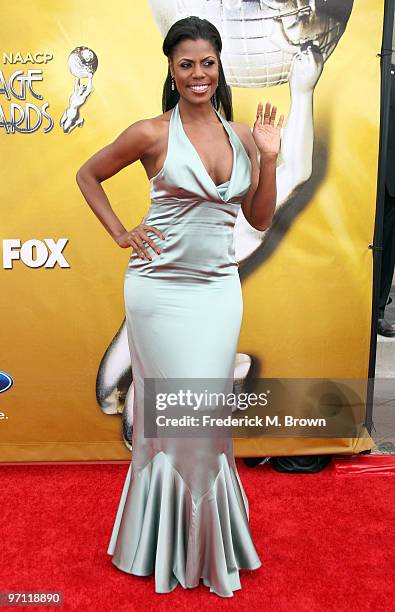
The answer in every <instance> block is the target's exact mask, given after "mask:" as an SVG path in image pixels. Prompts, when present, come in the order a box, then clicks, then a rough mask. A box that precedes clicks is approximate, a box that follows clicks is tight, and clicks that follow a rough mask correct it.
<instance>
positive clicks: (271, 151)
mask: <svg viewBox="0 0 395 612" xmlns="http://www.w3.org/2000/svg"><path fill="white" fill-rule="evenodd" d="M276 112H277V106H273V107H271V104H270V102H266V106H265V113H264V114H263V104H262V102H259V104H258V109H257V115H256V121H255V123H254V128H253V130H252V136H253V138H254V140H255V144H256V146H257V147H258V149H259V152H260V154H261V156H263V157H275V158H276V157H277V156H278V154H279V152H280V130H281V127H282V125H283V121H284V115H280V119H279V120H278V123H277V126H275V125H274V120H275V118H276Z"/></svg>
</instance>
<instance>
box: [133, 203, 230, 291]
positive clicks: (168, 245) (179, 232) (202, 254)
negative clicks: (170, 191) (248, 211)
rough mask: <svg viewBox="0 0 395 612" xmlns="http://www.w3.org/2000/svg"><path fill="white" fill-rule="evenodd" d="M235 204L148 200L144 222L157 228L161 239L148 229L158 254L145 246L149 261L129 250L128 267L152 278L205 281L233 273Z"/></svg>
mask: <svg viewBox="0 0 395 612" xmlns="http://www.w3.org/2000/svg"><path fill="white" fill-rule="evenodd" d="M239 207H240V202H234V203H229V202H228V203H225V202H224V203H218V202H214V201H207V202H206V201H201V200H200V201H199V200H189V201H185V200H183V201H182V202H174V198H172V200H170V201H169V202H168V203H165V202H163V201H162V202H161V203H160V204H158V203H154V202H152V201H151V205H150V207H149V210H148V212H147V214H146V215H145V217H144V223H145V224H147V225H151V226H154V227H156V228H157V229H159V230H160V231H161V232H162V233H163V235H164V236H165V238H164V239H163V238H160V237H159V236H157V235H156V234H155V233H153V232H149V231H148V232H147V234H148V236H149V237H150V238H151V240H152V241H153V242H154V243H155V244H156V245H157V246H158V248H159V249H160V253H159V254H158V253H156V252H155V251H153V249H152V247H149V246H148V251H149V253H150V255H151V256H152V261H149V260H147V259H141V258H139V257H138V255H137V253H136V252H135V251H133V252H132V254H131V257H130V260H129V262H128V270H132V271H133V272H135V273H137V274H140V275H143V276H149V277H155V278H163V279H169V280H170V279H173V280H177V279H184V280H185V281H187V280H188V279H190V280H191V281H199V280H204V281H208V282H210V280H211V281H215V280H216V279H218V278H221V277H223V276H229V275H234V274H237V273H238V264H237V262H236V259H235V252H234V245H233V231H234V224H235V221H236V217H237V213H238V210H239Z"/></svg>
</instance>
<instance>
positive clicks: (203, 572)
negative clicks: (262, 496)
mask: <svg viewBox="0 0 395 612" xmlns="http://www.w3.org/2000/svg"><path fill="white" fill-rule="evenodd" d="M220 459H221V468H220V470H219V472H218V474H217V476H216V478H215V480H214V482H213V485H212V487H210V489H209V490H208V491H206V493H204V494H203V495H202V496H201V497H199V499H198V500H197V501H195V500H194V499H193V497H192V494H191V491H190V489H189V488H188V486H187V484H186V483H185V481H184V479H183V478H182V476H181V475H180V473H179V472H178V471H177V470H176V469H175V468H174V466H173V465H172V463H171V462H170V461H169V459H168V457H167V455H166V454H165V453H164V452H159V453H157V454H156V455H155V456H154V457H153V458H152V459H151V461H150V462H149V463H148V464H147V465H146V466H145V467H144V468H143V469H142V470H141V471H140V472H139V473H138V474H137V475H135V474H133V470H132V464H131V465H130V466H129V470H128V474H127V477H126V480H125V483H124V487H123V491H122V495H121V500H120V503H119V506H118V511H117V516H116V520H115V523H114V527H113V531H112V534H111V539H110V543H109V547H108V550H107V553H108V554H109V555H112V563H113V564H114V565H115V566H116V567H117V568H118V569H120V570H121V571H124V572H126V573H128V574H134V575H136V576H150V575H151V574H155V592H156V593H169V592H170V591H173V590H174V589H175V588H176V586H177V585H178V584H181V586H182V587H183V588H185V589H187V588H194V587H197V586H198V585H199V583H200V580H201V579H202V580H203V584H204V585H205V586H206V587H209V589H210V592H213V593H215V594H216V595H219V596H220V597H233V591H236V590H239V589H241V584H240V577H239V570H244V569H246V570H248V569H249V570H253V569H258V568H259V567H261V565H262V562H261V560H260V559H259V557H258V554H257V552H256V549H255V546H254V544H253V541H252V538H251V533H250V528H249V523H248V515H249V511H248V502H247V498H246V496H245V493H244V491H243V487H242V484H241V482H240V479H239V476H238V474H237V470H236V472H235V471H234V470H233V468H232V467H231V466H230V465H229V462H228V459H227V456H226V455H225V453H222V455H221V457H220ZM131 480H132V483H131V486H129V485H130V481H131ZM136 489H138V490H136ZM123 526H124V528H123ZM131 526H133V528H132V529H131ZM120 532H122V534H120ZM118 536H120V537H118Z"/></svg>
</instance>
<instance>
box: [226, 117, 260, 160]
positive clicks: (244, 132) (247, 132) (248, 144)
mask: <svg viewBox="0 0 395 612" xmlns="http://www.w3.org/2000/svg"><path fill="white" fill-rule="evenodd" d="M229 124H230V125H231V126H232V128H233V129H234V131H235V132H236V134H237V136H238V137H239V138H240V140H241V142H242V143H243V145H244V147H245V149H246V151H247V153H249V154H250V153H251V152H253V151H254V149H255V141H254V139H253V137H252V134H251V128H250V127H249V126H248V125H247V124H246V123H240V122H239V121H229ZM250 157H251V155H250Z"/></svg>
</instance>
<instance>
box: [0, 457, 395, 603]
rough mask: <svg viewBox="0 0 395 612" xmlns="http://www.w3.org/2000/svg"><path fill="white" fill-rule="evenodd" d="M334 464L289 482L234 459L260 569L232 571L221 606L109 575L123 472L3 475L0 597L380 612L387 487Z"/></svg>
mask: <svg viewBox="0 0 395 612" xmlns="http://www.w3.org/2000/svg"><path fill="white" fill-rule="evenodd" d="M365 457H366V456H365ZM363 459H364V457H361V459H358V461H361V460H363ZM368 459H369V460H370V461H372V459H373V458H368ZM339 461H340V462H341V461H342V460H336V461H334V462H333V464H332V466H331V467H330V468H327V469H326V470H324V471H323V472H320V473H318V474H308V475H299V474H279V473H277V472H275V471H273V470H272V469H271V468H270V467H269V466H268V465H264V466H259V467H257V468H247V467H246V466H245V465H244V463H243V462H242V461H241V460H238V462H237V463H238V467H239V473H240V477H241V479H242V482H243V484H244V487H245V490H246V493H247V496H248V499H249V502H250V514H251V529H252V533H253V536H254V541H255V543H256V547H257V550H258V552H259V555H260V557H261V559H262V561H263V566H262V567H261V568H260V569H259V570H255V571H250V572H248V571H241V572H240V576H241V583H242V589H241V591H236V592H235V593H234V597H232V598H229V599H221V598H220V597H218V596H216V595H214V594H213V593H210V592H209V590H208V589H207V588H206V587H204V586H203V585H202V584H201V585H200V586H199V587H197V588H196V589H188V590H184V589H183V588H182V587H181V586H177V588H176V589H175V590H174V591H173V592H172V593H170V594H156V593H154V591H153V577H137V576H136V577H135V576H129V575H127V574H124V573H122V572H120V571H119V570H117V569H116V568H115V567H114V566H113V565H112V563H111V558H110V557H109V556H108V555H107V554H106V549H107V545H108V540H109V537H110V532H111V528H112V524H113V521H114V518H115V511H116V508H117V505H118V501H119V495H120V492H121V487H122V484H123V480H124V477H125V475H126V471H127V465H125V464H123V465H111V464H107V465H106V464H93V465H89V464H88V465H81V464H78V465H70V464H65V465H18V466H4V465H3V466H1V467H0V478H1V480H0V482H1V489H0V491H1V494H0V495H1V508H2V534H1V548H2V562H1V582H0V591H5V590H12V589H17V590H57V591H62V592H63V594H64V605H63V607H61V608H58V607H43V608H34V609H43V610H49V609H51V610H62V611H66V610H78V611H81V612H83V611H84V612H85V611H87V612H91V611H92V612H93V611H95V612H96V611H98V612H107V611H108V612H110V611H111V612H124V611H125V612H126V611H135V610H136V611H140V610H143V609H145V610H155V611H160V610H167V609H169V610H170V609H173V610H188V612H192V611H194V610H198V609H201V608H202V609H204V610H237V611H238V612H239V611H248V612H252V610H254V609H257V610H258V609H260V610H263V611H265V612H301V611H306V612H332V611H333V612H343V611H344V612H346V611H347V612H353V611H355V612H361V610H363V612H368V611H372V612H373V611H374V612H378V611H381V610H385V611H388V610H390V609H393V604H391V601H393V599H392V598H393V577H394V576H393V573H394V572H393V567H394V564H393V560H392V559H391V558H390V557H391V555H392V550H393V547H394V543H393V541H392V540H391V538H390V533H391V531H390V528H391V525H390V518H391V517H390V514H392V510H391V508H392V507H393V506H394V495H393V486H392V485H393V477H392V476H391V475H390V473H388V474H387V475H385V474H383V475H382V474H380V473H379V472H377V473H373V474H371V473H364V474H363V475H361V473H360V471H356V472H355V473H354V472H353V470H352V469H351V470H350V471H349V473H347V471H345V470H343V471H341V472H340V473H339V471H338V470H337V466H338V464H339ZM387 462H388V458H387ZM4 609H8V610H14V609H15V610H21V609H26V610H27V609H29V610H32V609H33V608H25V607H24V608H21V607H12V608H4Z"/></svg>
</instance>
